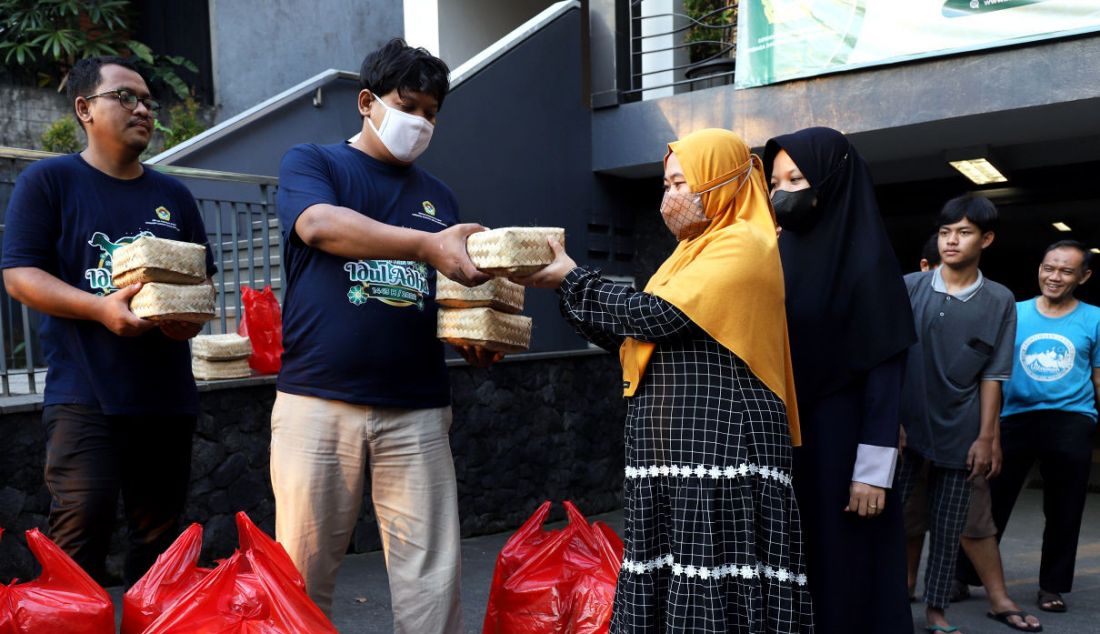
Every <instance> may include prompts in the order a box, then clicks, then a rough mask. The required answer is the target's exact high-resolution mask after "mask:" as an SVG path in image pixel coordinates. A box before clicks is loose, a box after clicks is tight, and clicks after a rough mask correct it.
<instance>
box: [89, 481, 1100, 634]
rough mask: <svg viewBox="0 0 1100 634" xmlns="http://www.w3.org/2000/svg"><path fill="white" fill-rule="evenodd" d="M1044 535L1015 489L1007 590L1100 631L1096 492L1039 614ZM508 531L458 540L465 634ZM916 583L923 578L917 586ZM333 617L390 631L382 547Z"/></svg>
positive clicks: (351, 562) (361, 563)
mask: <svg viewBox="0 0 1100 634" xmlns="http://www.w3.org/2000/svg"><path fill="white" fill-rule="evenodd" d="M588 519H589V520H596V519H599V520H603V521H604V522H607V523H608V524H609V525H611V527H612V528H614V529H615V530H616V531H620V532H621V528H622V515H621V513H608V514H605V515H598V516H592V517H589V518H588ZM551 526H552V527H553V526H560V525H551ZM1042 533H1043V515H1042V492H1041V491H1038V490H1033V489H1029V490H1026V491H1024V492H1023V493H1022V494H1021V496H1020V501H1019V503H1017V505H1016V510H1015V513H1014V514H1013V517H1012V521H1011V522H1010V524H1009V527H1008V531H1007V532H1006V534H1005V536H1004V539H1003V540H1002V542H1001V556H1002V559H1003V560H1004V567H1005V578H1006V579H1007V581H1008V589H1009V594H1010V595H1011V596H1012V598H1013V599H1014V600H1015V601H1016V602H1017V603H1019V604H1020V606H1021V607H1022V608H1023V609H1025V610H1027V611H1028V612H1031V613H1033V614H1035V615H1036V616H1038V617H1039V619H1040V620H1041V621H1042V623H1043V628H1044V629H1043V631H1044V632H1074V633H1076V632H1080V633H1100V494H1096V493H1091V494H1089V496H1088V501H1087V503H1086V505H1085V518H1084V521H1083V522H1082V527H1081V539H1080V544H1079V546H1078V550H1077V571H1076V577H1075V580H1074V586H1073V592H1072V593H1069V594H1066V595H1064V597H1065V599H1066V603H1067V604H1068V606H1069V610H1068V611H1067V612H1065V613H1062V614H1052V613H1048V612H1040V611H1038V609H1037V608H1036V602H1035V594H1036V591H1037V590H1038V576H1039V559H1040V548H1041V546H1042ZM509 536H510V534H509V533H500V534H497V535H486V536H481V537H473V538H469V539H465V540H463V541H462V605H463V614H464V625H465V632H467V633H469V634H475V633H479V632H481V626H482V621H483V619H484V617H485V606H486V604H487V603H488V599H489V588H490V585H491V582H492V578H493V567H494V565H495V563H496V557H497V554H498V553H499V552H500V549H501V547H502V546H503V545H504V542H505V541H506V540H507V539H508V537H509ZM922 574H923V572H922ZM922 585H923V580H921V582H920V585H918V589H919V588H920V587H921V586H922ZM120 593H121V589H120V588H111V594H112V596H113V597H114V598H115V599H116V602H117V601H118V599H119V595H120ZM988 610H989V605H988V603H987V602H986V600H985V594H984V592H983V590H982V589H981V588H973V589H972V598H970V599H968V600H965V601H962V602H959V603H954V604H952V606H951V608H950V609H949V610H948V618H949V619H950V620H951V623H952V624H954V625H956V626H958V627H959V631H960V633H961V634H984V633H989V634H1003V633H1004V632H1008V631H1011V630H1010V628H1008V627H1006V626H1005V625H1002V624H1001V623H998V622H995V621H992V620H990V619H989V618H987V617H986V612H987V611H988ZM913 619H914V621H913V622H914V624H915V625H916V631H917V632H918V633H920V632H923V631H924V606H923V604H921V603H914V604H913ZM332 621H333V623H334V624H335V625H336V627H337V628H338V629H339V630H340V632H341V634H389V633H390V632H392V631H393V619H392V617H391V615H390V593H389V587H388V584H387V579H386V569H385V564H384V562H383V559H382V553H381V552H374V553H367V554H362V555H349V556H348V557H347V558H345V560H344V563H343V566H342V567H341V569H340V574H339V578H338V581H337V586H336V596H335V599H334V603H333V618H332ZM819 634H832V633H825V632H821V633H819ZM876 634H877V633H876ZM881 634H891V633H885V632H884V633H881Z"/></svg>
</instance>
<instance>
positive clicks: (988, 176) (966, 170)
mask: <svg viewBox="0 0 1100 634" xmlns="http://www.w3.org/2000/svg"><path fill="white" fill-rule="evenodd" d="M951 167H954V168H955V169H957V170H959V173H960V174H962V175H963V176H965V177H967V178H969V179H970V182H972V183H974V184H975V185H988V184H990V183H1006V182H1008V179H1007V178H1005V175H1004V174H1002V173H1001V172H1000V171H998V170H997V168H996V167H993V164H992V163H990V162H989V161H988V160H987V159H984V158H975V159H964V160H961V161H951Z"/></svg>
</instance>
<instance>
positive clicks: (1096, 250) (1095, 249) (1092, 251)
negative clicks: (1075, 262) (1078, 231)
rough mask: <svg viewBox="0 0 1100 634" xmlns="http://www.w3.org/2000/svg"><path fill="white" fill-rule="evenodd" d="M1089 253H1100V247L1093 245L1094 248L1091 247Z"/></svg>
mask: <svg viewBox="0 0 1100 634" xmlns="http://www.w3.org/2000/svg"><path fill="white" fill-rule="evenodd" d="M1089 253H1100V249H1097V248H1096V247H1093V248H1091V249H1089Z"/></svg>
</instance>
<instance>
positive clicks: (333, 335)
mask: <svg viewBox="0 0 1100 634" xmlns="http://www.w3.org/2000/svg"><path fill="white" fill-rule="evenodd" d="M277 203H278V211H279V223H280V225H281V226H282V232H283V242H284V254H285V255H284V258H283V275H284V278H285V280H286V287H285V289H284V298H283V346H284V352H283V365H282V370H281V371H280V373H279V381H278V389H279V390H280V391H283V392H288V393H290V394H299V395H304V396H315V397H319V398H326V399H332V400H338V401H344V402H347V403H355V404H358V405H373V406H378V407H401V408H409V409H421V408H429V407H442V406H444V405H447V404H449V403H450V400H451V394H450V383H449V380H448V376H447V367H446V365H444V362H443V345H442V344H441V343H440V341H439V340H438V339H437V338H436V312H437V308H436V303H435V271H434V270H433V269H431V268H430V267H429V266H427V265H426V264H424V263H422V262H411V261H399V260H359V261H354V260H349V259H348V258H342V257H339V256H335V255H331V254H329V253H325V252H323V251H320V250H318V249H313V248H310V247H309V246H307V245H306V244H305V243H303V242H302V240H301V238H299V237H298V235H297V234H296V233H295V232H294V225H295V223H296V222H297V221H298V216H299V215H301V213H302V212H303V211H305V210H306V208H308V207H310V206H312V205H316V204H322V203H324V204H330V205H336V206H339V207H347V208H349V209H354V210H356V211H358V212H359V213H361V214H363V215H365V216H368V217H370V218H373V219H374V220H377V221H379V222H384V223H386V224H390V225H394V226H400V227H407V228H411V229H418V230H421V231H430V232H437V231H440V230H442V229H445V228H447V227H449V226H451V225H453V224H454V223H456V222H457V221H458V205H457V203H456V202H455V197H454V194H453V193H452V192H451V190H450V188H449V187H447V186H446V185H444V184H443V183H442V182H441V181H440V180H439V179H437V178H435V177H434V176H432V175H430V174H428V173H427V172H425V171H424V170H422V169H420V168H418V167H416V166H415V165H411V166H408V167H400V166H395V165H390V164H387V163H383V162H381V161H377V160H375V159H373V158H371V157H370V156H368V155H366V154H364V153H363V152H361V151H359V150H357V149H355V148H354V147H352V146H350V145H347V144H343V143H341V144H337V145H324V146H319V145H299V146H296V147H294V148H291V150H290V151H289V152H287V153H286V156H284V157H283V163H282V166H281V167H280V168H279V195H278V201H277Z"/></svg>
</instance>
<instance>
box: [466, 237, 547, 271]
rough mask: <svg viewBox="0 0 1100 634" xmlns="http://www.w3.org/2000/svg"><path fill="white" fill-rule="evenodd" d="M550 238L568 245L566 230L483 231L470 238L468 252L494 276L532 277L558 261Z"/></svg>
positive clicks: (467, 239) (476, 264)
mask: <svg viewBox="0 0 1100 634" xmlns="http://www.w3.org/2000/svg"><path fill="white" fill-rule="evenodd" d="M547 238H554V239H556V240H557V241H558V242H560V243H561V244H562V246H565V229H562V228H561V227H502V228H500V229H491V230H489V231H481V232H478V233H473V234H470V237H468V238H466V251H467V252H468V253H469V254H470V260H472V261H473V263H474V266H476V267H477V268H479V269H481V270H482V271H485V272H486V273H489V274H490V275H497V276H501V277H507V276H511V275H530V274H532V273H534V272H536V271H539V270H540V269H542V268H544V267H545V266H546V265H547V264H550V263H551V262H553V261H554V252H553V251H551V250H550V245H549V244H547V243H546V239H547Z"/></svg>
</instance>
